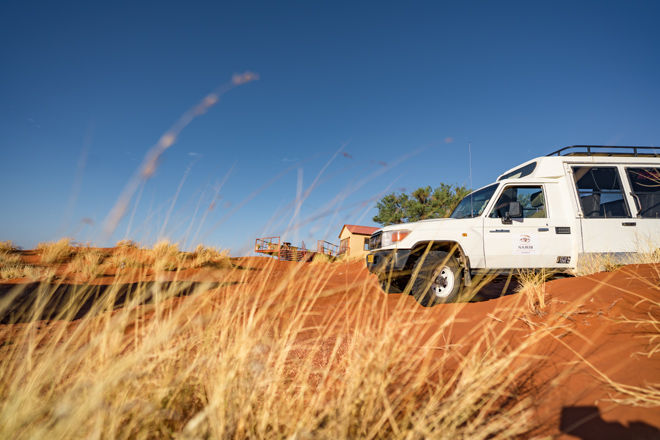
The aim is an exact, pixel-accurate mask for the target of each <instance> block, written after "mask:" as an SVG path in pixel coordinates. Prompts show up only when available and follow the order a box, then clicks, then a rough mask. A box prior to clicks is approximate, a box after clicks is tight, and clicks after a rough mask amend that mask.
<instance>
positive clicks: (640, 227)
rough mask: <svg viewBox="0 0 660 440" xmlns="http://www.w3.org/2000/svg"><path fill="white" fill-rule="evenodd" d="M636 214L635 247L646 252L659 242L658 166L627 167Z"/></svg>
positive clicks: (659, 200) (659, 173) (655, 246)
mask: <svg viewBox="0 0 660 440" xmlns="http://www.w3.org/2000/svg"><path fill="white" fill-rule="evenodd" d="M625 173H626V175H627V177H628V182H629V183H630V195H631V196H632V197H633V200H634V204H635V208H636V211H637V216H636V219H635V222H636V223H637V249H638V251H640V252H648V251H650V250H652V249H655V248H657V246H658V243H660V168H657V167H643V166H641V167H633V166H630V167H627V168H626V171H625Z"/></svg>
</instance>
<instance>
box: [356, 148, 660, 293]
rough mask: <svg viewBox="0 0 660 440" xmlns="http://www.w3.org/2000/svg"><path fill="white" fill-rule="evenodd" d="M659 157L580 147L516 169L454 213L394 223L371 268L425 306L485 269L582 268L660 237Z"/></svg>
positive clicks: (377, 237)
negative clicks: (594, 257) (589, 258)
mask: <svg viewBox="0 0 660 440" xmlns="http://www.w3.org/2000/svg"><path fill="white" fill-rule="evenodd" d="M659 236H660V156H659V155H658V154H656V150H655V149H653V148H652V147H604V146H584V145H578V146H572V147H566V148H563V149H561V150H559V151H556V152H554V153H552V154H550V155H548V156H545V157H539V158H536V159H533V160H530V161H528V162H525V163H523V164H522V165H520V166H518V167H516V168H513V169H511V170H509V171H507V172H505V173H504V174H502V175H501V176H499V178H498V179H497V182H495V183H493V184H490V185H488V186H485V187H483V188H481V189H479V190H477V191H474V192H472V193H471V194H469V195H468V196H466V197H465V198H464V199H463V200H461V202H460V203H459V204H458V206H457V207H456V209H455V210H454V212H453V213H452V214H451V216H450V217H449V218H445V219H434V220H423V221H419V222H415V223H404V224H397V225H391V226H386V227H384V228H382V229H380V230H378V231H376V232H375V233H374V234H373V235H372V236H371V239H370V243H369V250H370V253H369V254H368V255H367V257H366V258H367V267H368V269H369V271H370V272H372V273H375V274H377V275H378V277H379V281H380V283H381V287H383V290H385V291H389V292H401V291H404V290H406V286H408V290H409V292H410V293H411V294H412V295H414V296H415V298H416V299H417V301H418V302H419V303H420V304H422V305H424V306H433V305H435V304H438V303H447V302H453V301H455V300H457V299H458V298H459V296H460V293H461V291H462V290H463V288H464V287H468V286H470V285H471V284H472V277H473V276H474V275H475V274H476V273H478V272H490V271H496V272H500V273H511V272H513V271H516V270H518V269H550V270H553V271H558V272H561V271H569V270H572V269H575V268H576V267H577V265H578V263H579V261H580V259H581V258H584V256H585V255H587V254H593V253H595V254H605V253H606V254H614V255H615V256H617V257H620V258H625V256H626V255H630V254H631V253H635V252H637V251H638V250H641V249H643V248H645V247H646V246H648V245H649V244H650V243H655V244H656V245H657V243H659V242H660V240H659V238H660V237H659Z"/></svg>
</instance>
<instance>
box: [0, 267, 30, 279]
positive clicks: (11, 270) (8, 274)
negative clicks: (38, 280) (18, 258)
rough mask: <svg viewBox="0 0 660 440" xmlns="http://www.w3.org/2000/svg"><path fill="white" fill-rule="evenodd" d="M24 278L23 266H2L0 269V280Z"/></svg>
mask: <svg viewBox="0 0 660 440" xmlns="http://www.w3.org/2000/svg"><path fill="white" fill-rule="evenodd" d="M24 276H25V269H24V266H17V265H11V266H3V267H0V278H2V279H4V280H11V279H14V278H23V277H24Z"/></svg>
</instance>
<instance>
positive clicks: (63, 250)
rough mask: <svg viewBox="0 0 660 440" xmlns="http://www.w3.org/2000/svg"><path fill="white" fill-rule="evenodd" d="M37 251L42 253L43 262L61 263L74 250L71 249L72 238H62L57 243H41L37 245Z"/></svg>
mask: <svg viewBox="0 0 660 440" xmlns="http://www.w3.org/2000/svg"><path fill="white" fill-rule="evenodd" d="M37 252H38V253H39V254H40V255H41V263H42V264H53V263H61V262H63V261H64V260H66V259H67V258H68V257H69V256H70V255H71V253H72V252H73V250H72V249H71V239H70V238H62V239H61V240H60V241H58V242H55V243H52V242H50V243H39V244H38V245H37Z"/></svg>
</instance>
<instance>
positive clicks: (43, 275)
mask: <svg viewBox="0 0 660 440" xmlns="http://www.w3.org/2000/svg"><path fill="white" fill-rule="evenodd" d="M0 278H2V279H5V280H10V279H16V278H30V279H31V280H33V281H35V280H42V281H45V282H49V281H52V280H53V279H54V278H55V270H54V269H52V268H45V267H35V266H32V265H29V264H27V265H26V264H18V265H12V266H3V267H2V268H0Z"/></svg>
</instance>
